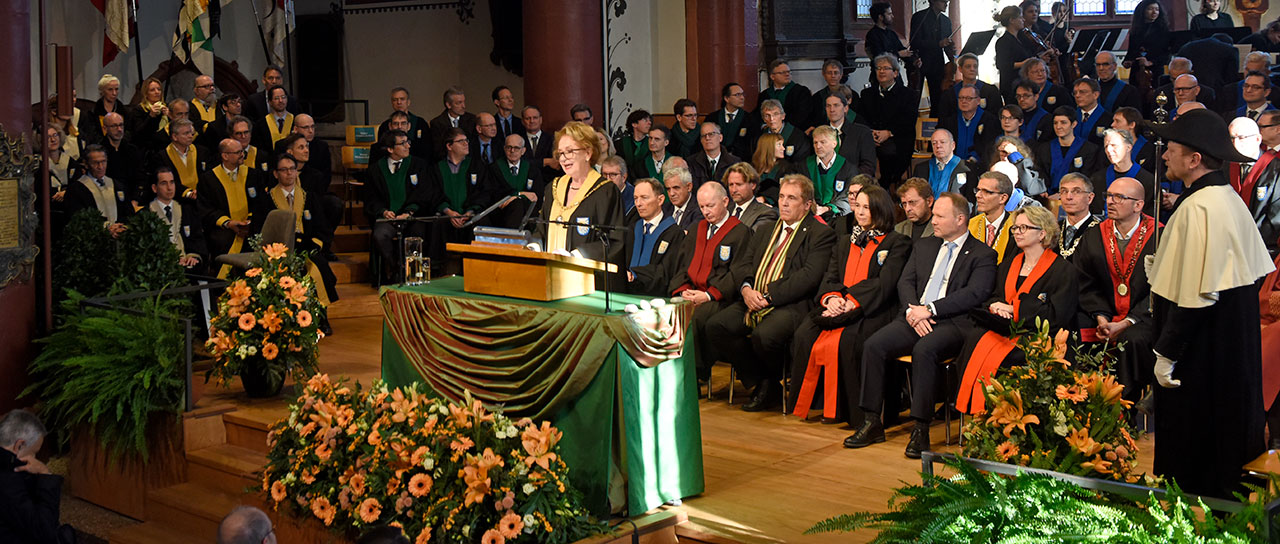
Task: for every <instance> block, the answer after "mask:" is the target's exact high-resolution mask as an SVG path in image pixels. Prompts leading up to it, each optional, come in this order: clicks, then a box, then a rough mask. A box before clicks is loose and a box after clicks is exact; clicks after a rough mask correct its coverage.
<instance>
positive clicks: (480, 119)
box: [476, 112, 498, 138]
mask: <svg viewBox="0 0 1280 544" xmlns="http://www.w3.org/2000/svg"><path fill="white" fill-rule="evenodd" d="M476 132H478V133H480V135H481V136H484V137H485V138H493V137H495V136H497V135H498V120H497V119H494V118H493V114H492V113H489V112H481V113H480V115H477V116H476Z"/></svg>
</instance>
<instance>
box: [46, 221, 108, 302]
mask: <svg viewBox="0 0 1280 544" xmlns="http://www.w3.org/2000/svg"><path fill="white" fill-rule="evenodd" d="M103 221H104V219H103V217H102V214H101V213H99V212H98V210H96V209H92V208H90V209H84V210H80V211H78V212H76V213H75V214H73V215H72V216H71V218H70V219H68V220H67V226H66V227H65V228H63V230H62V239H61V240H59V242H58V246H57V249H56V250H55V251H54V254H53V255H54V258H55V259H57V262H56V263H55V266H54V269H53V285H54V292H55V293H60V294H62V296H64V297H65V296H66V295H65V293H66V292H67V291H75V292H77V293H80V294H82V295H84V296H86V297H96V296H99V295H102V294H104V293H106V292H107V290H108V289H110V288H111V285H112V283H114V282H115V278H116V266H117V263H118V259H117V257H116V241H115V239H113V238H112V237H111V234H110V233H108V232H107V229H106V228H105V227H103V226H102V222H103Z"/></svg>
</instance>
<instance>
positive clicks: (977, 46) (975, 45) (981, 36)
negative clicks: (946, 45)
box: [960, 30, 996, 56]
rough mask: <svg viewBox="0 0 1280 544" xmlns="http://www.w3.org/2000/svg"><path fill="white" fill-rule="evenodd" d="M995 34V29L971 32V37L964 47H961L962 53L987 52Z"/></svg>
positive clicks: (976, 53)
mask: <svg viewBox="0 0 1280 544" xmlns="http://www.w3.org/2000/svg"><path fill="white" fill-rule="evenodd" d="M995 36H996V31H994V30H980V31H978V32H974V33H973V34H970V35H969V39H968V40H966V41H965V42H964V47H963V48H961V49H960V54H961V55H963V54H965V53H973V54H974V55H978V56H982V55H983V54H984V53H986V52H987V47H989V46H990V45H991V39H992V38H995Z"/></svg>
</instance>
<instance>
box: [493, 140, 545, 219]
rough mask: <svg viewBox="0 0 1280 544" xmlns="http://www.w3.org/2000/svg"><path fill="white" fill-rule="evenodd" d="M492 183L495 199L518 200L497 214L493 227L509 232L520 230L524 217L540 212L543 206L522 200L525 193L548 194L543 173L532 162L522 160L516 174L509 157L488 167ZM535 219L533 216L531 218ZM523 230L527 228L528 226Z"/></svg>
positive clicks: (539, 203)
mask: <svg viewBox="0 0 1280 544" xmlns="http://www.w3.org/2000/svg"><path fill="white" fill-rule="evenodd" d="M489 179H490V180H491V181H492V185H493V187H494V198H495V199H501V198H503V197H506V196H508V195H510V196H515V197H516V200H513V201H511V203H510V204H507V207H505V208H502V209H499V210H495V211H494V212H493V213H494V215H495V217H494V221H493V224H494V225H497V226H500V227H505V228H509V229H515V228H521V225H520V223H521V221H523V219H524V216H525V213H526V212H528V211H529V208H531V207H532V208H537V207H538V206H540V205H541V204H542V201H541V200H539V201H538V202H537V203H534V202H530V201H529V200H528V199H526V198H525V197H523V196H520V193H522V192H531V193H533V194H535V195H539V197H538V198H539V199H541V198H542V197H541V195H542V194H543V193H545V192H546V183H545V182H544V181H543V180H542V169H541V168H539V167H538V166H537V165H535V164H533V163H532V162H530V161H527V160H524V159H520V162H519V163H518V165H517V170H516V173H514V174H513V173H511V163H509V162H507V159H506V157H503V158H502V159H500V160H498V161H497V162H495V163H493V164H490V165H489ZM530 218H532V216H530ZM524 228H528V225H525V226H524Z"/></svg>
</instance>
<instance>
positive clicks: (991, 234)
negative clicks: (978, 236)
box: [987, 223, 996, 246]
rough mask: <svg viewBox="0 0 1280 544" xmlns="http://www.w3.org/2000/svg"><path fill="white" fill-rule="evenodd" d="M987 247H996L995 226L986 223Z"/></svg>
mask: <svg viewBox="0 0 1280 544" xmlns="http://www.w3.org/2000/svg"><path fill="white" fill-rule="evenodd" d="M987 245H988V246H995V245H996V226H995V224H994V223H987Z"/></svg>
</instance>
